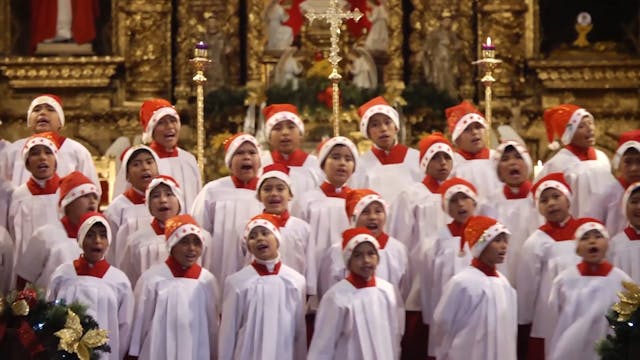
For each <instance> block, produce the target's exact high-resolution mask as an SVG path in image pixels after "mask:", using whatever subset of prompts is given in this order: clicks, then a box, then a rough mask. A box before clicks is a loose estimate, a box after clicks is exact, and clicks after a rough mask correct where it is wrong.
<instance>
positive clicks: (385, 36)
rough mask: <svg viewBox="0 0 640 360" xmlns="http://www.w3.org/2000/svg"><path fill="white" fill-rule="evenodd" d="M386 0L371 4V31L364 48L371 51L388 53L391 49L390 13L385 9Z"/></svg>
mask: <svg viewBox="0 0 640 360" xmlns="http://www.w3.org/2000/svg"><path fill="white" fill-rule="evenodd" d="M385 4H386V1H385V0H377V1H376V3H375V4H374V3H373V2H371V1H370V2H369V7H370V9H371V11H370V12H368V13H367V17H368V18H369V21H371V29H369V33H368V34H367V38H366V40H365V42H364V47H365V48H366V49H367V50H369V51H385V52H386V51H387V50H388V49H389V28H388V27H387V22H388V21H389V13H388V12H387V9H386V8H385Z"/></svg>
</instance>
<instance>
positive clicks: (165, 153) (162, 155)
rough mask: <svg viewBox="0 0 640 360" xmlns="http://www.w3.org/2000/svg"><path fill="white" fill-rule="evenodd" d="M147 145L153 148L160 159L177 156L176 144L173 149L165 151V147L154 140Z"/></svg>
mask: <svg viewBox="0 0 640 360" xmlns="http://www.w3.org/2000/svg"><path fill="white" fill-rule="evenodd" d="M149 147H150V148H151V149H153V151H154V152H155V153H156V155H158V157H159V158H160V159H164V158H170V157H177V156H178V147H177V146H176V147H174V148H173V150H171V151H167V149H165V148H164V147H162V146H161V145H160V144H158V143H157V142H155V141H152V142H151V144H149Z"/></svg>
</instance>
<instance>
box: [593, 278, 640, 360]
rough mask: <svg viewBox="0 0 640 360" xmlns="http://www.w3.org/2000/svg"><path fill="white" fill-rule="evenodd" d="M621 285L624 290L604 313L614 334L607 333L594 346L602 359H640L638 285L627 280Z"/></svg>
mask: <svg viewBox="0 0 640 360" xmlns="http://www.w3.org/2000/svg"><path fill="white" fill-rule="evenodd" d="M622 285H623V286H624V288H625V290H626V291H621V292H619V293H618V298H620V301H619V302H617V303H615V304H614V305H613V306H611V309H610V310H609V312H608V313H607V315H606V316H607V320H608V321H609V325H610V327H611V328H612V329H613V332H614V335H607V337H606V338H604V339H602V340H600V341H599V342H598V344H597V346H596V350H597V351H598V354H599V355H600V357H601V359H603V360H631V359H640V311H638V307H639V306H640V286H638V285H637V284H634V283H631V282H627V281H623V282H622Z"/></svg>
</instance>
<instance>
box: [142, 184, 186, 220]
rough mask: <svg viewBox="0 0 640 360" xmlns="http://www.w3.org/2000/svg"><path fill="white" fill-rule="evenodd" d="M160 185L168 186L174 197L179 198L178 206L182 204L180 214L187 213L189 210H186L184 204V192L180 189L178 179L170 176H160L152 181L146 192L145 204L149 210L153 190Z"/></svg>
mask: <svg viewBox="0 0 640 360" xmlns="http://www.w3.org/2000/svg"><path fill="white" fill-rule="evenodd" d="M159 185H166V186H168V187H169V189H171V192H172V193H173V195H174V196H175V197H177V198H178V204H180V211H179V213H186V212H187V209H185V207H184V203H183V202H182V196H183V195H182V190H181V189H180V184H178V181H177V180H176V179H174V178H172V177H171V176H169V175H158V176H156V177H154V178H153V179H152V180H151V182H150V183H149V185H147V189H146V190H145V192H144V202H145V205H146V206H147V209H149V203H150V201H151V200H150V196H149V195H151V192H152V191H153V189H155V188H156V187H158V186H159Z"/></svg>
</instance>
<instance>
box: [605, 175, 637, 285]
mask: <svg viewBox="0 0 640 360" xmlns="http://www.w3.org/2000/svg"><path fill="white" fill-rule="evenodd" d="M620 205H621V206H620V208H621V209H622V211H623V213H624V214H625V217H624V218H625V220H626V221H627V227H625V228H624V230H623V231H621V232H619V233H618V234H616V235H615V236H614V237H613V239H611V245H610V249H609V256H608V258H609V259H610V260H611V263H613V264H614V265H615V266H616V267H618V268H620V269H621V270H622V271H624V272H625V273H627V274H629V276H631V278H632V279H633V281H634V282H636V283H640V261H638V259H640V241H637V240H640V182H635V183H633V184H631V185H630V186H629V187H628V188H627V190H626V191H625V192H624V195H623V196H622V202H621V204H620Z"/></svg>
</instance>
